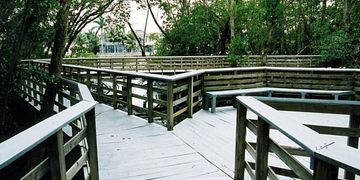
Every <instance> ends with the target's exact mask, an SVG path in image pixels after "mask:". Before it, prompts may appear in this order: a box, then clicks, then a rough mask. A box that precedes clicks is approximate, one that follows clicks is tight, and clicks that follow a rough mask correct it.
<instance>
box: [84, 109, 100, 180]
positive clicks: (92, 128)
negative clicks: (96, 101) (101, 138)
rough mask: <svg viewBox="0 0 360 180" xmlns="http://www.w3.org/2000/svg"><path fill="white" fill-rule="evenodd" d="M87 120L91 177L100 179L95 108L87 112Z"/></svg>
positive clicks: (96, 179) (93, 179) (95, 179)
mask: <svg viewBox="0 0 360 180" xmlns="http://www.w3.org/2000/svg"><path fill="white" fill-rule="evenodd" d="M85 118H86V122H87V129H86V131H87V135H86V136H87V138H86V139H87V143H88V147H89V149H88V157H89V166H90V179H91V180H98V179H99V166H98V153H97V142H96V122H95V108H93V109H91V110H90V111H89V112H87V113H86V114H85Z"/></svg>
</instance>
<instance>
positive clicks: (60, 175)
mask: <svg viewBox="0 0 360 180" xmlns="http://www.w3.org/2000/svg"><path fill="white" fill-rule="evenodd" d="M49 140H50V142H49V143H50V144H49V158H50V175H51V179H61V180H65V179H66V164H65V153H64V137H63V131H62V129H60V130H59V131H58V132H57V133H56V134H54V135H53V136H51V137H50V138H49Z"/></svg>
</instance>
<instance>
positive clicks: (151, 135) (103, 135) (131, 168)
mask: <svg viewBox="0 0 360 180" xmlns="http://www.w3.org/2000/svg"><path fill="white" fill-rule="evenodd" d="M96 118H97V124H96V125H97V140H98V154H99V171H100V172H99V173H100V179H104V180H107V179H108V180H109V179H230V177H229V175H227V174H225V173H224V172H223V170H222V169H219V168H218V167H217V164H218V163H215V164H213V163H212V162H211V159H212V158H210V159H208V158H207V157H206V154H204V155H203V154H202V153H201V151H198V145H196V144H197V143H196V142H192V141H190V139H191V136H192V134H188V136H186V135H185V134H184V133H186V132H185V131H184V132H182V133H180V131H181V126H182V125H179V126H178V129H179V131H174V132H171V131H167V130H166V128H165V127H163V126H160V125H157V124H149V123H147V121H145V120H143V119H141V118H138V117H135V116H128V115H127V114H126V113H124V112H122V111H119V110H113V109H112V108H111V107H109V106H106V105H103V104H101V105H98V106H97V107H96ZM184 125H185V124H184ZM178 132H179V133H178ZM233 139H234V137H233ZM199 150H201V148H200V149H199ZM229 152H234V148H231V150H230V151H229ZM233 156H234V155H232V157H233ZM232 157H230V159H231V158H232ZM229 172H231V173H229ZM227 173H229V174H231V176H232V174H233V173H232V170H228V172H227Z"/></svg>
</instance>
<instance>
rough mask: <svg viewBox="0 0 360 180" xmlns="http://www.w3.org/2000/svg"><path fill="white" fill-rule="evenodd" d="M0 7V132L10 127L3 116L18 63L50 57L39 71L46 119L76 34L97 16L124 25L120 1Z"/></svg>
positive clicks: (22, 1)
mask: <svg viewBox="0 0 360 180" xmlns="http://www.w3.org/2000/svg"><path fill="white" fill-rule="evenodd" d="M0 9H1V11H0V131H1V134H2V133H6V131H7V130H11V129H13V127H11V126H14V122H13V121H11V118H8V117H7V104H8V102H9V100H10V99H11V93H12V92H13V91H14V90H16V88H15V84H16V81H18V80H19V79H21V76H22V75H23V74H24V73H25V74H26V73H27V72H24V71H22V70H21V68H20V67H19V65H20V61H21V60H22V59H26V58H43V57H51V64H50V66H49V71H48V72H44V75H45V76H46V78H45V80H46V82H47V83H46V91H45V96H44V99H43V106H42V107H41V111H42V112H43V114H44V117H46V116H48V115H50V114H51V113H52V107H53V103H54V102H53V101H54V99H55V93H54V91H55V88H56V87H55V86H56V82H57V81H56V79H58V78H59V77H60V72H61V64H62V59H63V56H64V55H65V53H66V52H67V51H68V49H69V48H70V46H71V44H72V43H73V41H74V40H75V39H76V37H77V35H78V34H79V33H80V32H81V31H82V30H83V29H84V28H85V26H86V25H87V24H89V23H90V22H92V21H94V20H96V19H99V17H101V16H104V17H105V18H106V19H107V20H108V21H111V22H113V23H117V24H124V23H125V22H126V21H127V18H128V14H129V4H128V2H127V1H122V0H115V1H114V0H41V1H37V0H12V1H4V0H1V2H0ZM111 13H114V14H111ZM119 17H121V18H119ZM46 74H47V75H46ZM1 134H0V135H1Z"/></svg>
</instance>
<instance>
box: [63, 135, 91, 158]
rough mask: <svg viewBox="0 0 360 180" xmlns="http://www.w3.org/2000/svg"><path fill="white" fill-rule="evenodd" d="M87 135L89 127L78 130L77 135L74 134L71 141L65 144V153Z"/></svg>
mask: <svg viewBox="0 0 360 180" xmlns="http://www.w3.org/2000/svg"><path fill="white" fill-rule="evenodd" d="M86 136H87V128H86V129H83V130H81V131H80V132H78V133H77V134H76V135H75V136H73V137H72V138H71V139H70V140H69V141H67V142H66V143H65V145H64V153H65V155H66V154H68V153H69V152H70V151H71V150H73V149H74V148H75V147H76V146H77V145H78V144H79V143H80V141H82V140H83V139H84V138H85V137H86Z"/></svg>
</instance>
